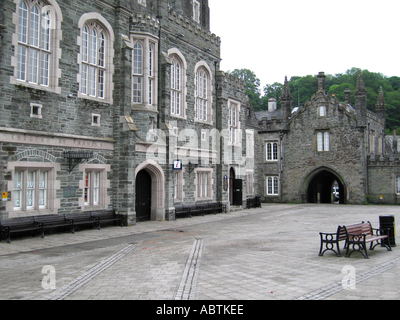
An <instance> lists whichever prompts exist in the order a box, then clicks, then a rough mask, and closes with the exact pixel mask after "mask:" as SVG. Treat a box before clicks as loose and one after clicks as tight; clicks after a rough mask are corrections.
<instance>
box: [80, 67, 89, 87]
mask: <svg viewBox="0 0 400 320" xmlns="http://www.w3.org/2000/svg"><path fill="white" fill-rule="evenodd" d="M87 69H88V66H87V65H86V64H82V74H81V93H83V94H87V73H88V70H87Z"/></svg>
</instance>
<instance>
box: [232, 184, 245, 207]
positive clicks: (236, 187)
mask: <svg viewBox="0 0 400 320" xmlns="http://www.w3.org/2000/svg"><path fill="white" fill-rule="evenodd" d="M242 188H243V181H242V179H233V205H234V206H241V205H242V204H243V199H242V198H243V190H242Z"/></svg>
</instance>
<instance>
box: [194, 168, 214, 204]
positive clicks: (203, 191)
mask: <svg viewBox="0 0 400 320" xmlns="http://www.w3.org/2000/svg"><path fill="white" fill-rule="evenodd" d="M194 172H195V177H196V178H195V180H194V184H195V186H196V193H195V200H196V201H199V200H212V198H213V194H214V193H213V188H212V186H213V178H212V174H213V169H210V168H196V169H195V170H194Z"/></svg>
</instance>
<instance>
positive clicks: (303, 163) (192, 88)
mask: <svg viewBox="0 0 400 320" xmlns="http://www.w3.org/2000/svg"><path fill="white" fill-rule="evenodd" d="M2 9H3V10H1V12H0V42H1V43H0V44H1V45H0V88H1V89H0V191H1V193H2V200H3V201H1V202H0V219H12V218H18V217H24V216H37V215H49V214H53V215H57V214H58V215H61V214H67V213H81V212H86V211H97V210H108V209H114V210H116V211H117V212H119V213H122V214H123V215H124V216H125V218H126V219H125V220H126V222H127V223H128V224H134V223H135V222H136V221H143V220H173V219H175V218H176V216H175V207H177V206H179V205H181V204H194V203H203V202H209V201H212V202H214V201H220V202H222V203H224V204H226V205H227V207H228V210H231V209H234V208H241V207H243V206H245V205H246V201H247V199H248V198H253V197H254V196H256V195H259V196H261V198H262V200H263V201H264V202H331V201H334V200H335V199H333V196H334V195H333V192H332V189H333V187H334V186H335V187H336V188H338V189H339V193H338V201H339V203H363V202H364V201H365V199H366V198H367V196H368V198H369V199H370V201H372V202H384V203H397V202H398V197H399V196H398V195H399V194H400V164H399V157H398V143H397V137H396V136H391V137H385V135H384V129H385V121H384V119H385V103H384V98H383V92H382V93H381V95H380V98H379V101H378V103H377V112H376V113H372V112H370V111H368V110H367V109H366V99H367V96H366V92H365V89H364V86H363V83H362V78H361V77H360V79H359V83H358V85H357V90H356V92H355V93H354V94H355V98H356V104H355V106H351V105H350V99H349V98H346V101H345V102H340V101H338V100H337V99H335V98H334V97H329V96H328V95H326V93H325V87H324V79H325V78H324V75H323V73H321V74H320V75H319V76H318V78H319V90H318V92H317V93H316V94H315V95H314V96H313V97H312V99H311V101H309V102H308V103H307V104H306V105H304V106H302V107H300V108H294V109H293V108H292V98H291V95H290V91H289V87H288V85H287V83H286V84H285V88H284V90H283V95H282V98H281V102H282V103H281V105H282V108H281V109H278V110H277V109H276V102H274V101H271V106H270V110H269V112H266V113H265V114H261V115H260V114H256V113H255V112H254V111H253V109H252V106H251V105H250V102H249V99H248V97H247V96H246V95H245V83H244V82H243V81H241V80H238V79H236V78H234V77H233V76H231V75H229V74H227V73H225V72H223V71H222V70H220V69H219V62H220V60H221V54H220V52H221V51H220V49H221V40H220V38H219V37H218V36H216V35H214V34H212V33H211V31H210V10H209V7H208V1H207V0H174V1H172V0H170V1H161V0H160V1H157V0H130V1H127V0H121V1H117V0H109V1H102V0H96V1H90V2H82V1H81V2H78V1H59V0H41V1H38V0H30V1H28V0H2ZM348 94H350V93H348Z"/></svg>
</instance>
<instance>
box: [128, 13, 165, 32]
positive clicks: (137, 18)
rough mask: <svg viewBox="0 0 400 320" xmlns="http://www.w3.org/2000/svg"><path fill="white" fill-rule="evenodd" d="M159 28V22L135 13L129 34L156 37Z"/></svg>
mask: <svg viewBox="0 0 400 320" xmlns="http://www.w3.org/2000/svg"><path fill="white" fill-rule="evenodd" d="M159 28H160V21H159V20H158V19H157V18H156V17H155V16H151V15H149V14H147V13H146V14H143V13H136V15H133V17H132V21H131V25H130V32H138V31H140V32H149V33H153V34H155V35H158V30H159Z"/></svg>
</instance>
